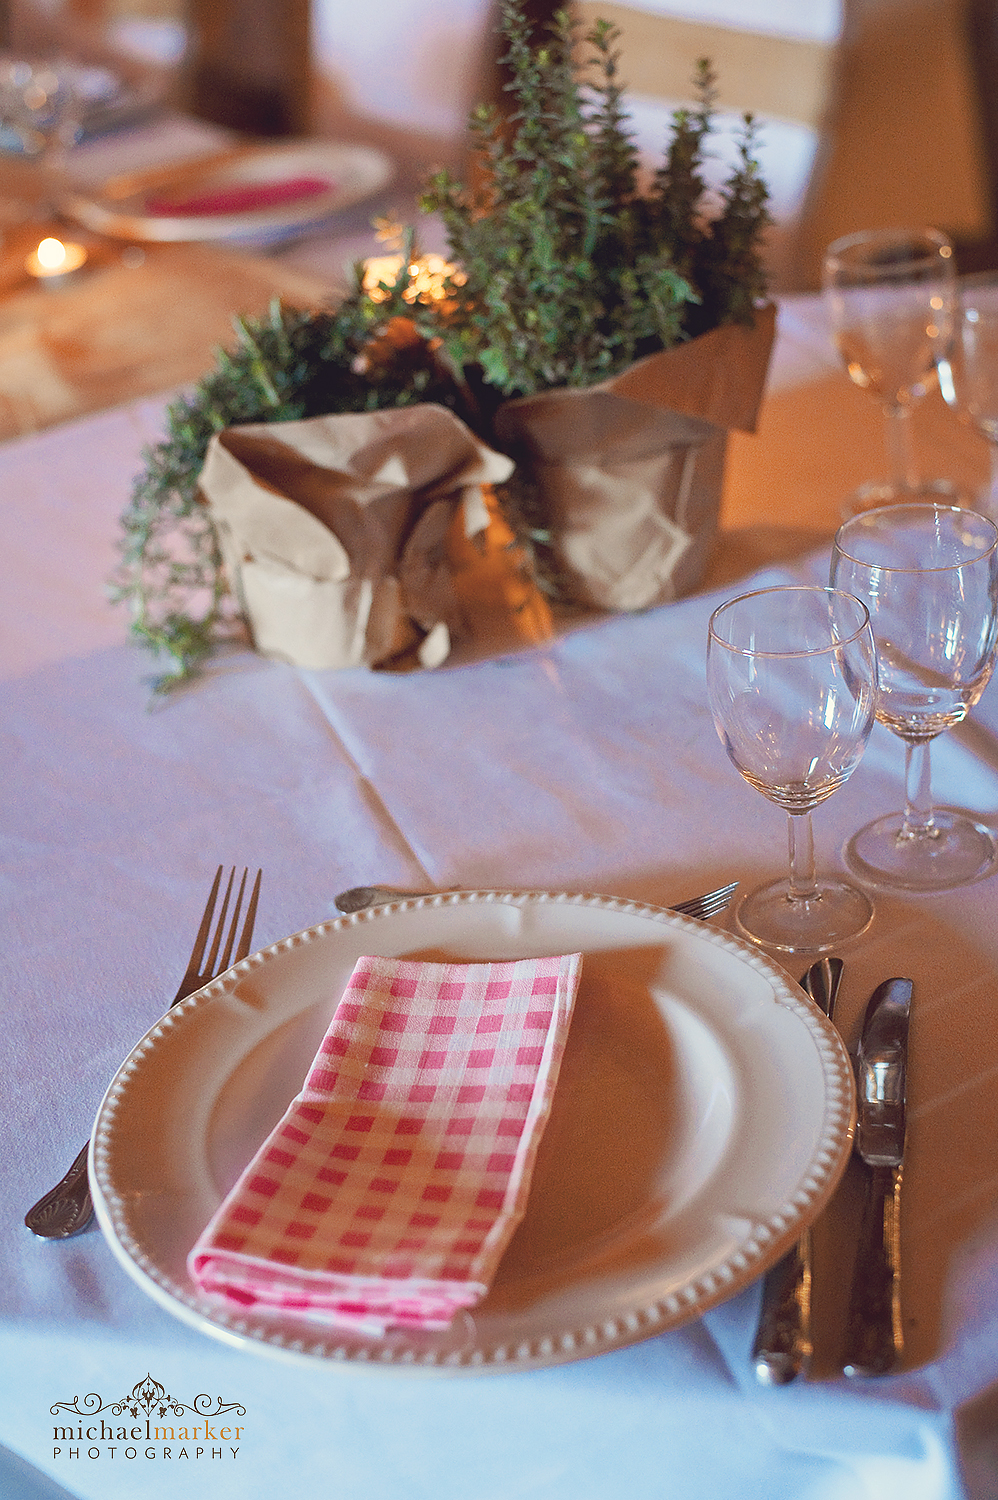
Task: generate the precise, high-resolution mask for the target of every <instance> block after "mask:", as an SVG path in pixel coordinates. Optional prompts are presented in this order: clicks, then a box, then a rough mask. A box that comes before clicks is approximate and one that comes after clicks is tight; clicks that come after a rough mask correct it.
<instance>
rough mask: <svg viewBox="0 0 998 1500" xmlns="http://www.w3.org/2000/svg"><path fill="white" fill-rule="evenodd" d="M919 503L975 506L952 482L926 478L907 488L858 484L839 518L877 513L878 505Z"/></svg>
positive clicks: (895, 485)
mask: <svg viewBox="0 0 998 1500" xmlns="http://www.w3.org/2000/svg"><path fill="white" fill-rule="evenodd" d="M920 501H924V502H926V503H931V502H932V501H935V502H936V503H937V504H941V505H962V506H970V507H973V505H974V498H973V496H972V495H971V494H970V493H969V492H968V491H967V490H965V489H962V488H961V487H960V485H958V484H954V483H953V481H952V480H951V479H926V480H925V481H924V482H923V483H922V484H919V485H915V486H914V487H911V488H909V487H908V486H906V485H898V484H890V483H887V482H886V481H885V482H884V483H872V484H861V485H860V486H859V488H858V489H855V490H853V491H852V493H851V494H850V495H847V496H846V498H845V500H844V501H843V502H842V519H843V521H848V520H850V519H851V518H852V517H853V516H858V515H862V513H863V512H864V511H866V510H878V509H879V508H880V506H881V505H912V504H918V503H919V502H920Z"/></svg>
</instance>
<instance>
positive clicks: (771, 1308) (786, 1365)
mask: <svg viewBox="0 0 998 1500" xmlns="http://www.w3.org/2000/svg"><path fill="white" fill-rule="evenodd" d="M841 982H842V960H841V958H822V959H819V960H818V962H817V963H815V964H812V965H811V967H810V968H809V969H808V971H807V973H806V974H805V975H804V977H803V978H802V980H801V982H800V983H801V989H803V990H806V991H807V993H808V994H809V995H810V996H811V999H812V1000H813V1001H814V1002H815V1004H816V1005H818V1006H820V1008H821V1009H822V1010H823V1011H824V1013H825V1015H826V1016H828V1018H829V1019H831V1017H832V1012H833V1011H834V1009H835V997H836V995H837V994H838V992H839V985H840V984H841ZM811 1354H812V1343H811V1231H810V1230H809V1229H805V1230H804V1233H803V1234H802V1235H801V1236H800V1238H799V1239H798V1240H797V1243H796V1244H795V1245H794V1247H793V1249H792V1250H788V1251H787V1253H786V1255H784V1257H783V1259H782V1260H778V1261H777V1263H776V1265H775V1266H772V1267H771V1268H770V1270H769V1271H767V1273H766V1278H765V1280H764V1281H763V1284H762V1307H761V1310H760V1313H759V1326H758V1328H757V1329H756V1335H755V1343H754V1344H753V1345H752V1364H753V1367H754V1369H755V1375H756V1379H757V1380H758V1381H759V1384H760V1385H766V1386H775V1385H789V1383H790V1381H791V1380H796V1378H797V1376H798V1375H800V1374H801V1372H802V1371H803V1370H805V1369H806V1368H807V1365H808V1362H809V1360H810V1358H811Z"/></svg>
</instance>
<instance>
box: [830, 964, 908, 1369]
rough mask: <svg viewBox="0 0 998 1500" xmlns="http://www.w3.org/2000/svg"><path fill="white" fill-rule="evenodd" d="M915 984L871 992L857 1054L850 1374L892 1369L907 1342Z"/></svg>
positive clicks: (887, 984)
mask: <svg viewBox="0 0 998 1500" xmlns="http://www.w3.org/2000/svg"><path fill="white" fill-rule="evenodd" d="M913 988H914V986H913V984H912V982H911V980H910V979H887V980H885V981H884V983H883V984H881V985H878V987H877V988H876V989H875V990H874V992H873V994H872V995H871V997H870V1003H869V1005H868V1006H867V1008H866V1016H865V1017H864V1020H863V1031H862V1036H861V1038H860V1043H859V1050H858V1052H857V1054H856V1083H857V1090H856V1092H857V1111H858V1114H857V1125H856V1145H855V1150H856V1154H857V1155H858V1156H859V1157H860V1159H861V1160H862V1161H863V1162H865V1164H866V1167H867V1181H866V1196H865V1202H864V1205H863V1220H862V1226H861V1228H860V1236H859V1247H858V1249H857V1252H856V1265H855V1269H854V1271H853V1280H852V1292H851V1294H850V1298H849V1315H848V1319H847V1324H846V1354H845V1361H844V1364H843V1370H844V1372H845V1374H846V1375H887V1374H889V1373H890V1371H891V1370H893V1369H895V1368H896V1366H897V1363H898V1360H899V1359H900V1357H901V1353H902V1351H903V1349H904V1328H903V1325H902V1321H901V1182H902V1177H903V1173H904V1139H905V1095H906V1092H907V1071H908V1023H909V1018H910V1015H911V996H912V990H913Z"/></svg>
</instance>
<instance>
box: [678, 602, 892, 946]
mask: <svg viewBox="0 0 998 1500" xmlns="http://www.w3.org/2000/svg"><path fill="white" fill-rule="evenodd" d="M876 685H877V656H876V647H875V645H874V641H873V634H872V631H871V630H870V617H869V614H868V612H867V610H866V608H865V606H864V605H863V604H861V603H860V602H859V600H857V599H854V598H852V597H851V596H850V595H849V594H845V593H842V592H840V591H838V590H835V589H823V588H777V589H762V590H760V591H758V592H756V593H752V594H742V595H741V596H740V597H739V598H737V599H732V600H729V602H728V603H727V604H722V605H721V606H720V608H719V609H716V610H715V611H714V613H713V615H711V618H710V625H709V627H708V638H707V695H708V699H709V702H710V710H711V713H712V714H713V716H714V724H715V727H716V729H717V733H718V735H719V736H720V739H721V743H722V744H723V745H724V748H725V750H726V751H727V752H728V755H729V757H730V758H731V760H732V761H733V762H734V764H735V766H736V767H737V769H738V770H739V771H740V772H741V774H742V776H744V778H745V780H746V781H747V782H748V783H749V785H750V786H754V787H755V789H756V791H759V792H762V794H763V796H764V797H768V798H769V799H770V801H771V802H775V803H776V804H777V806H779V807H782V808H783V809H784V810H785V811H786V813H787V829H788V838H789V846H790V871H789V879H788V880H778V881H774V882H772V883H771V884H770V885H766V886H763V887H762V889H761V890H757V891H753V892H751V893H750V894H749V895H747V896H745V897H744V898H743V899H742V901H741V902H740V903H739V905H738V906H737V907H736V909H735V921H736V923H737V926H738V927H739V928H740V929H741V931H742V932H743V933H744V934H745V935H746V936H747V937H749V938H751V939H752V940H753V941H754V942H757V943H764V944H766V945H767V946H769V947H772V948H779V949H782V950H784V951H785V952H788V953H794V952H798V951H805V950H806V951H809V952H814V953H823V952H827V951H828V950H829V949H831V948H834V947H836V946H837V945H838V944H840V943H842V942H845V941H846V940H847V939H848V938H851V937H855V936H856V935H857V934H858V933H860V932H862V931H864V929H865V928H866V927H868V926H869V924H870V921H871V919H872V917H873V905H872V903H871V901H870V898H869V897H868V896H867V894H866V893H865V892H864V891H862V890H859V889H857V887H855V886H854V885H851V884H849V883H848V882H847V881H844V880H839V879H837V878H834V877H831V876H826V877H822V878H820V879H819V878H818V877H817V876H816V874H815V865H814V837H813V833H812V829H811V810H812V808H814V807H817V805H818V803H819V802H824V800H825V799H826V797H830V796H831V795H832V793H833V792H834V791H835V790H836V789H837V788H838V787H840V786H841V785H842V783H843V782H844V781H845V780H846V779H847V778H848V777H849V776H851V775H852V773H853V771H854V770H855V769H856V766H857V764H858V762H859V759H860V757H861V755H862V753H863V749H864V747H865V745H866V742H867V739H868V738H869V735H870V730H871V729H872V727H873V722H874V703H875V700H876Z"/></svg>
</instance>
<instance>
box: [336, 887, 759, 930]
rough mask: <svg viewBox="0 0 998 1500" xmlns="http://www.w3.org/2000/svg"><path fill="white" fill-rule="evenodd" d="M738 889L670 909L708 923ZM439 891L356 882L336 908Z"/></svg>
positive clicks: (344, 909)
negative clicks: (359, 883) (404, 888)
mask: <svg viewBox="0 0 998 1500" xmlns="http://www.w3.org/2000/svg"><path fill="white" fill-rule="evenodd" d="M737 889H738V881H737V880H732V881H730V882H729V883H728V884H727V885H719V886H718V887H717V889H716V890H714V891H705V892H704V894H703V895H702V896H693V897H691V898H690V900H689V901H677V902H676V904H675V906H670V907H669V910H670V911H675V912H679V913H680V915H681V916H684V917H698V918H699V919H700V920H701V921H702V922H706V921H707V920H708V918H710V917H716V916H717V915H718V913H719V912H722V911H725V910H726V909H727V908H728V907H729V906H730V905H731V898H732V896H733V895H734V894H735V891H737ZM437 894H438V893H437V892H436V891H403V890H399V889H398V888H397V887H396V886H393V885H353V886H351V887H350V889H349V890H348V891H340V893H339V895H338V896H337V897H336V898H335V900H336V909H337V911H341V912H343V913H344V914H345V915H346V916H351V915H352V914H353V913H354V912H357V911H366V910H367V908H368V907H369V906H385V905H387V903H388V902H390V901H405V900H406V899H407V898H409V897H412V898H415V897H417V896H435V895H437Z"/></svg>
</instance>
